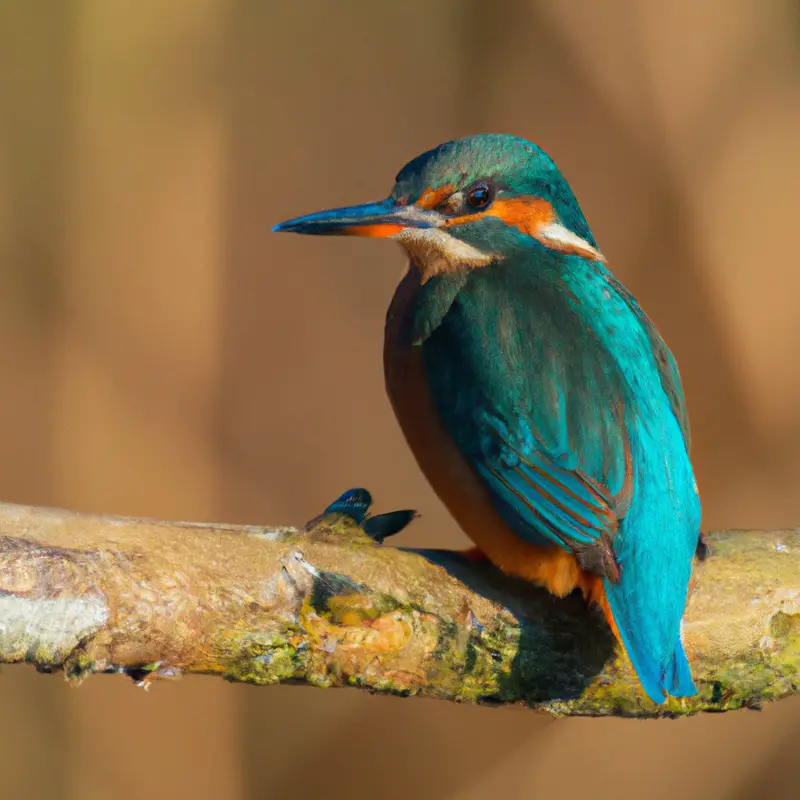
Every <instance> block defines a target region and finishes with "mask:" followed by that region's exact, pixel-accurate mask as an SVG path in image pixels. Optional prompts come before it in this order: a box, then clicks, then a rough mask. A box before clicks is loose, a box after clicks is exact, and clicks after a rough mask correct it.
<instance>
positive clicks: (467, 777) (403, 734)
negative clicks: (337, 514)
mask: <svg viewBox="0 0 800 800" xmlns="http://www.w3.org/2000/svg"><path fill="white" fill-rule="evenodd" d="M481 131H506V132H512V133H516V134H520V135H523V136H525V137H527V138H530V139H533V140H535V141H537V142H539V143H540V144H541V145H543V146H544V147H545V148H546V149H548V150H549V151H550V152H551V154H552V155H553V156H554V157H555V158H556V160H557V162H558V163H559V164H560V166H561V167H562V169H563V170H564V172H565V173H566V175H567V177H568V179H569V180H570V181H571V183H572V186H573V187H574V189H575V191H576V193H577V195H578V197H579V198H580V199H581V202H582V205H583V206H584V209H585V211H586V213H587V216H588V218H589V220H590V222H591V223H592V225H593V228H594V231H595V233H596V235H597V238H598V240H599V242H600V246H601V248H602V249H603V252H604V253H605V254H606V255H607V256H608V257H609V258H610V261H611V263H612V267H613V268H614V270H615V271H616V273H617V274H618V275H619V276H620V277H621V278H622V279H623V280H624V281H625V282H626V283H627V284H628V285H629V286H630V287H631V289H632V290H633V291H634V293H635V294H636V295H637V296H638V297H639V299H640V300H641V302H642V304H643V305H644V306H645V308H646V309H647V310H648V311H649V313H650V314H651V316H652V317H653V318H654V319H655V321H656V322H657V324H658V326H659V327H660V329H661V330H662V332H663V333H664V335H665V337H666V339H667V341H668V342H669V344H670V345H671V347H672V348H673V350H674V352H675V353H676V355H677V358H678V361H679V363H680V365H681V369H682V373H683V376H684V380H685V386H686V390H687V393H688V399H689V407H690V410H691V416H692V422H693V428H694V455H695V460H696V467H697V473H698V480H699V484H700V488H701V494H702V497H703V499H704V509H705V516H704V524H705V527H706V528H718V527H748V526H762V527H763V526H771V527H779V526H791V525H796V524H798V523H800V493H798V491H797V488H796V487H797V486H798V481H799V480H800V414H798V411H797V406H798V401H799V400H800V358H798V356H797V352H798V348H799V347H800V326H798V324H797V319H796V315H797V296H798V293H800V256H798V245H797V232H798V220H797V215H798V210H800V157H799V155H798V152H799V150H800V5H798V3H797V0H791V1H790V0H673V2H669V3H658V2H653V0H606V2H603V3H598V2H595V0H570V2H563V0H528V1H525V0H518V2H511V1H510V0H509V1H507V2H504V1H503V0H494V2H486V0H474V1H473V0H404V2H402V3H388V2H387V3H374V2H369V0H347V1H346V2H345V1H344V0H342V2H333V1H332V0H316V1H315V2H312V1H311V0H292V1H291V2H290V1H289V0H283V1H282V2H274V1H271V0H192V2H188V1H187V0H137V2H135V3H133V2H125V1H124V0H57V2H54V1H53V0H4V1H3V2H2V3H0V367H1V369H2V376H3V378H2V390H0V442H2V458H0V497H2V498H3V499H4V500H8V501H15V502H22V503H35V504H42V505H58V506H66V507H70V508H76V509H83V510H95V511H103V512H116V513H122V514H141V515H149V516H156V517H163V518H184V519H186V518H188V519H207V520H225V521H229V522H250V523H255V522H270V523H301V522H303V521H304V520H306V519H307V518H308V517H310V516H311V515H313V514H314V513H316V512H318V511H319V510H320V509H321V508H322V507H323V506H324V505H325V503H326V501H328V500H330V499H332V498H333V497H334V496H335V495H336V494H337V493H338V492H339V491H340V490H342V489H344V488H346V487H348V486H351V485H360V484H366V485H367V486H368V487H369V488H370V489H371V490H372V492H373V494H374V496H375V498H376V500H377V503H378V504H379V506H380V508H382V509H384V510H388V509H391V508H396V507H408V506H412V507H416V508H418V509H420V510H421V511H422V513H423V514H424V516H423V518H422V520H420V521H419V522H418V523H416V524H415V525H414V526H412V528H411V529H409V530H408V532H407V533H404V534H403V535H402V537H401V539H402V540H401V543H402V544H407V545H421V544H423V543H424V544H426V545H435V546H460V545H461V544H462V543H463V541H464V540H463V538H462V535H461V534H460V533H459V531H458V530H457V529H456V527H455V525H454V524H453V522H452V521H451V520H450V519H449V517H448V515H447V514H446V512H445V511H444V509H443V508H442V506H441V505H440V504H439V502H438V501H437V499H436V498H435V496H434V495H433V493H432V492H431V490H430V489H429V488H428V486H427V485H426V483H425V481H424V480H423V478H422V477H421V475H420V474H419V472H418V470H417V468H416V466H415V464H414V461H413V459H412V457H411V455H410V454H409V452H408V451H407V449H406V447H405V445H404V442H403V440H402V438H401V436H400V433H399V431H398V428H397V426H396V424H395V422H394V419H393V417H392V414H391V410H390V408H389V404H388V402H387V400H386V398H385V396H384V390H383V378H382V368H381V340H382V326H383V318H384V313H385V308H386V305H387V303H388V301H389V298H390V296H391V294H392V291H393V288H394V285H395V284H396V282H397V280H398V279H399V277H400V274H401V272H402V270H403V258H402V255H401V253H400V252H399V249H398V248H394V247H392V246H389V245H387V244H386V243H379V242H369V241H364V240H357V241H348V240H330V239H316V240H315V239H305V238H301V237H291V236H277V235H272V234H270V232H269V229H270V227H271V225H272V224H274V223H275V222H277V221H280V220H282V219H284V218H286V217H289V216H294V215H296V214H300V213H304V212H306V211H311V210H316V209H317V208H322V207H325V206H329V205H338V204H348V203H351V202H358V201H361V200H368V199H377V198H380V197H383V196H385V195H386V193H387V192H388V190H389V189H390V187H391V185H392V182H393V177H394V174H395V172H396V171H397V170H398V169H399V167H400V166H402V165H403V164H404V163H405V162H406V161H407V160H408V159H410V158H411V157H412V156H414V155H416V154H417V153H418V152H420V151H422V150H424V149H427V148H429V147H431V146H433V145H435V144H437V143H439V142H440V141H444V140H446V139H450V138H454V137H457V136H461V135H465V134H470V133H476V132H481ZM798 736H800V700H786V701H784V702H782V703H780V704H778V705H776V706H774V707H770V708H767V709H765V710H764V711H763V712H762V713H754V712H741V713H736V714H730V715H724V716H710V715H709V716H705V717H701V718H693V719H689V720H681V721H676V722H667V721H661V722H654V723H650V722H644V723H637V722H630V721H617V720H562V721H558V722H552V721H550V720H548V719H545V718H543V717H540V716H538V715H535V714H533V713H526V712H524V711H518V710H493V709H484V708H469V707H456V706H452V705H448V704H445V703H441V702H433V701H419V700H416V701H415V700H411V701H408V700H400V699H394V698H380V697H370V696H366V695H362V694H360V693H358V692H355V691H338V692H336V691H320V690H313V689H303V688H295V687H289V688H283V687H282V688H276V689H258V688H253V687H243V686H231V685H228V684H225V683H223V682H222V681H220V680H214V679H205V678H189V679H186V680H183V681H180V682H177V683H162V684H159V685H157V686H156V687H155V688H154V689H153V690H152V691H150V692H149V693H147V694H145V693H144V692H142V691H140V690H138V689H136V688H135V687H134V686H133V684H132V683H131V682H129V681H126V680H123V679H121V678H111V677H99V678H94V679H91V680H89V681H88V682H87V683H86V684H85V685H84V686H82V687H81V688H80V689H77V690H73V689H70V688H69V687H68V686H67V685H66V684H65V683H64V681H63V680H62V679H61V677H59V676H39V675H36V674H35V673H34V672H33V670H32V669H30V668H26V667H15V668H4V669H3V671H2V676H0V796H2V797H3V798H6V797H8V798H12V797H14V798H16V797H20V798H27V797H33V798H39V797H42V798H44V797H47V798H50V799H51V800H55V799H57V798H70V799H71V800H73V799H74V800H93V799H94V798H106V797H108V796H110V795H113V796H114V797H115V798H117V799H118V800H126V799H127V798H137V799H140V798H143V797H151V798H160V797H172V798H182V797H191V798H194V799H195V800H200V799H201V798H217V799H218V798H230V799H231V800H250V798H285V797H295V798H306V797H317V796H325V797H342V798H352V799H353V800H359V799H360V798H372V797H382V798H385V800H391V799H392V798H407V797H408V798H411V797H418V798H459V800H461V799H463V800H472V799H473V798H474V799H475V800H478V799H479V798H488V797H504V798H531V797H539V796H541V797H543V796H551V797H552V796H556V797H565V798H571V797H577V796H579V795H587V794H592V795H593V796H594V797H597V798H639V797H648V798H653V800H656V799H657V798H671V797H675V796H681V797H684V798H688V797H703V798H708V800H713V798H732V799H736V800H746V799H747V798H796V797H797V796H798V793H799V792H800V789H798V786H800V760H799V759H797V757H796V749H797V737H798Z"/></svg>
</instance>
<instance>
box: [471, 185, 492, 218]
mask: <svg viewBox="0 0 800 800" xmlns="http://www.w3.org/2000/svg"><path fill="white" fill-rule="evenodd" d="M491 202H492V190H491V189H490V188H489V187H488V186H486V185H485V184H483V183H481V184H478V185H477V186H474V187H473V188H472V189H470V190H469V192H468V193H467V205H469V207H470V208H474V209H475V210H476V211H483V209H484V208H487V207H488V206H489V204H490V203H491Z"/></svg>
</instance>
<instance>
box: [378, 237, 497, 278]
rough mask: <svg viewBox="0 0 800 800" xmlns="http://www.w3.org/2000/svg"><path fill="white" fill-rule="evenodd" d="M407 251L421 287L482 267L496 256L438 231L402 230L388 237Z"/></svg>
mask: <svg viewBox="0 0 800 800" xmlns="http://www.w3.org/2000/svg"><path fill="white" fill-rule="evenodd" d="M391 238H392V239H394V240H395V241H396V242H400V244H401V245H403V247H404V248H405V249H406V250H407V251H408V254H409V255H410V256H411V257H412V259H413V260H414V262H415V263H416V264H417V266H418V267H419V271H420V273H421V274H422V283H425V281H427V280H428V279H429V278H432V277H433V276H434V275H440V274H441V273H443V272H452V271H454V270H456V269H458V268H459V267H469V268H472V267H483V266H486V264H489V263H490V262H492V261H494V260H495V259H496V258H497V256H496V255H494V254H493V253H484V252H483V251H482V250H478V248H477V247H473V246H472V245H471V244H467V243H466V242H462V241H461V240H460V239H456V237H455V236H451V235H450V234H449V233H447V231H444V230H442V229H441V228H404V229H403V230H402V231H400V233H396V234H394V236H392V237H391Z"/></svg>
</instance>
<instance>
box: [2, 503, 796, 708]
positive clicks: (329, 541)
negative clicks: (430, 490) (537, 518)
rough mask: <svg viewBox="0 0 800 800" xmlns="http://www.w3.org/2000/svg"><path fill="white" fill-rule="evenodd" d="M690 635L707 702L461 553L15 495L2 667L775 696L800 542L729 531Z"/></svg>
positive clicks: (623, 704) (704, 570)
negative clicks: (637, 667)
mask: <svg viewBox="0 0 800 800" xmlns="http://www.w3.org/2000/svg"><path fill="white" fill-rule="evenodd" d="M708 540H709V542H710V544H711V548H712V555H711V557H710V558H708V559H707V560H706V561H705V562H704V563H703V564H701V565H698V567H697V569H696V583H695V586H694V589H693V591H692V594H691V597H690V601H689V605H688V609H687V614H686V619H685V627H684V639H685V644H686V649H687V653H688V656H689V659H690V662H691V665H692V670H693V673H694V676H695V679H696V682H697V685H698V688H699V690H700V694H699V696H698V697H697V698H692V699H689V700H671V701H670V702H669V703H667V704H666V705H665V706H662V707H657V706H654V705H653V704H652V703H650V702H649V701H648V700H647V699H646V698H645V697H644V696H643V695H642V692H641V690H640V688H639V686H638V683H637V681H636V679H635V677H634V676H633V674H632V673H631V670H630V668H629V666H628V664H627V663H626V662H625V660H624V659H623V658H620V657H619V656H618V654H617V653H616V650H615V645H614V640H613V637H612V636H611V634H610V632H609V631H608V629H607V627H606V625H605V623H604V622H603V620H602V618H601V617H600V616H599V614H596V613H595V612H594V611H592V610H591V609H588V608H587V607H586V605H585V604H584V602H583V601H582V599H581V598H580V597H577V596H571V597H568V598H566V599H564V600H557V599H555V598H553V597H551V596H550V595H548V594H547V593H546V592H543V591H539V590H537V589H535V588H532V587H531V586H529V585H526V584H523V583H522V582H520V581H516V580H513V579H510V578H508V577H506V576H503V575H501V574H500V573H498V572H497V571H496V570H494V569H492V568H490V567H487V566H486V565H481V564H473V563H468V562H466V561H464V560H463V559H461V558H460V557H459V556H458V555H457V554H454V553H448V552H440V551H430V552H425V553H415V552H410V551H403V550H398V549H394V548H390V547H385V546H380V545H376V544H374V543H373V542H371V541H370V540H369V539H368V538H367V537H365V536H364V535H363V534H362V532H361V531H360V529H359V528H358V527H357V526H355V524H354V523H352V522H350V521H348V520H347V519H345V518H341V517H328V518H324V519H323V520H322V521H321V522H320V523H318V524H317V525H316V526H315V527H314V528H313V529H312V530H310V531H308V532H303V531H297V530H294V529H288V528H284V529H268V528H261V527H255V526H248V527H235V526H226V525H203V524H192V523H164V522H157V521H152V520H141V519H127V518H119V517H102V516H92V515H83V514H75V513H72V512H66V511H56V510H46V509H36V508H29V507H21V506H12V505H2V504H0V661H3V662H6V663H11V662H18V661H28V662H32V663H34V664H36V665H37V666H38V667H39V668H40V669H45V670H53V669H63V670H64V672H65V674H66V675H67V677H68V678H69V679H70V680H73V681H79V680H81V679H83V678H85V677H86V676H87V675H89V674H92V673H95V672H125V673H127V674H129V675H131V676H132V677H134V678H135V679H136V680H137V681H139V682H143V683H145V684H149V682H151V681H152V680H154V679H156V678H158V677H175V676H176V675H179V674H181V673H210V674H218V675H221V676H224V677H225V678H227V679H228V680H231V681H244V682H249V683H255V684H273V683H280V682H284V681H293V682H298V681H301V682H306V683H309V684H313V685H315V686H323V687H328V686H356V687H359V688H363V689H368V690H370V691H376V692H386V693H391V694H397V695H428V696H433V697H439V698H443V699H448V700H455V701H461V702H481V703H490V704H515V703H516V704H524V705H527V706H530V707H533V708H540V709H544V710H547V711H550V712H551V713H554V714H557V715H616V716H639V717H641V716H656V715H685V714H690V713H694V712H697V711H725V710H730V709H735V708H741V707H743V706H750V707H752V706H758V705H760V704H762V703H764V702H765V701H769V700H774V699H777V698H780V697H783V696H785V695H788V694H791V693H793V692H794V691H795V689H796V681H797V673H798V666H799V665H800V601H799V600H798V598H800V534H799V533H797V532H794V531H786V532H724V533H716V534H710V535H709V536H708Z"/></svg>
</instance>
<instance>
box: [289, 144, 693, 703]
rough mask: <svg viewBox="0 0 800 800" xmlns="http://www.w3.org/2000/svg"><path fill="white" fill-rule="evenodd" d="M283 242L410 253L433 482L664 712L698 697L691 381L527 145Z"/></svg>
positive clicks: (404, 178)
mask: <svg viewBox="0 0 800 800" xmlns="http://www.w3.org/2000/svg"><path fill="white" fill-rule="evenodd" d="M278 229H280V230H295V231H298V232H302V233H342V232H348V233H361V234H364V235H381V236H391V237H393V238H395V239H397V240H398V241H400V242H401V243H402V244H403V245H404V246H405V247H406V249H407V250H408V251H409V253H410V256H411V266H410V270H409V274H408V276H407V277H406V279H404V281H403V283H402V284H401V286H400V287H399V288H398V292H397V294H396V296H395V300H394V301H393V304H392V307H391V308H390V312H389V318H388V322H387V345H386V356H385V358H386V373H387V386H388V388H389V392H390V396H391V398H392V401H393V404H394V407H395V410H396V412H397V414H398V418H399V420H400V422H401V425H402V426H403V429H404V432H405V433H406V437H407V439H408V441H409V443H410V444H411V446H412V449H413V450H414V452H415V455H416V456H417V459H418V461H419V463H420V465H421V466H422V468H423V469H424V470H425V472H426V474H427V476H428V478H429V480H430V481H431V483H432V485H433V486H434V488H435V489H436V490H437V492H438V493H439V494H440V496H441V497H442V499H443V500H444V501H445V502H446V503H447V504H448V507H449V508H450V510H451V512H452V513H453V514H454V516H455V517H456V518H457V519H458V521H459V522H460V523H461V524H462V527H464V529H465V530H466V532H467V533H468V534H469V535H470V536H471V537H472V538H473V539H474V540H475V541H476V543H477V544H478V545H479V546H480V548H481V549H482V550H483V551H484V552H485V553H486V554H487V556H488V557H489V558H491V559H492V560H493V561H495V563H497V564H498V565H499V566H501V567H502V568H503V569H505V570H506V571H508V572H511V573H516V574H520V575H522V576H524V577H528V578H529V579H531V580H536V581H537V582H540V583H543V584H545V585H547V586H548V587H549V588H550V589H551V591H555V592H556V593H558V594H563V593H564V592H566V591H569V590H571V589H572V588H574V587H578V588H582V589H583V590H584V593H585V594H587V596H589V595H591V596H592V599H595V600H598V602H601V605H603V607H604V609H605V610H606V613H607V615H608V616H609V621H610V622H611V624H612V626H613V627H614V628H615V632H616V633H617V635H618V637H619V638H620V640H621V642H622V644H623V646H624V648H625V650H626V652H627V654H628V656H629V658H630V660H631V662H632V665H633V667H634V669H635V670H636V673H637V675H638V676H639V679H640V681H641V683H642V686H643V688H644V690H645V692H646V693H647V694H648V696H649V697H650V698H651V699H652V700H653V701H655V702H663V701H664V700H665V695H666V694H669V695H672V696H687V695H692V694H694V693H695V687H694V684H693V682H692V678H691V674H690V670H689V665H688V662H687V659H686V655H685V653H684V649H683V645H682V642H681V636H680V624H681V617H682V614H683V610H684V606H685V603H686V597H687V591H688V585H689V580H690V576H691V568H692V558H693V555H694V553H695V550H696V548H697V544H698V536H699V525H700V504H699V499H698V494H697V489H696V485H695V480H694V476H693V472H692V467H691V463H690V460H689V425H688V418H687V414H686V407H685V402H684V396H683V390H682V387H681V383H680V377H679V373H678V369H677V366H676V363H675V360H674V358H673V357H672V354H671V353H670V351H669V350H668V349H667V347H666V345H665V344H664V342H663V340H662V339H661V337H660V336H659V334H658V332H657V331H656V329H655V327H654V326H653V324H652V323H651V322H650V320H649V319H648V318H647V316H646V315H645V314H644V312H643V311H642V309H641V308H640V307H639V305H638V303H637V302H636V300H635V299H634V298H633V297H632V296H631V294H630V293H629V292H628V291H627V290H626V289H625V288H624V287H623V286H622V285H621V284H620V282H619V281H618V280H617V279H616V278H614V276H613V275H612V274H611V273H610V272H609V270H608V269H607V268H606V266H605V264H604V259H603V257H602V256H601V255H600V253H599V251H598V250H597V245H596V242H595V240H594V238H593V236H592V233H591V231H590V229H589V226H588V224H587V222H586V220H585V218H584V216H583V213H582V212H581V209H580V206H579V205H578V203H577V200H576V199H575V197H574V196H573V194H572V191H571V190H570V188H569V186H568V184H567V182H566V181H565V180H564V178H563V176H562V175H561V173H560V172H559V171H558V169H557V168H556V167H555V165H554V163H553V162H552V160H551V159H550V158H549V157H548V156H547V155H546V154H545V153H544V152H543V151H542V150H541V149H539V148H538V147H536V146H535V145H533V144H531V143H529V142H526V141H524V140H522V139H517V138H515V137H510V136H502V135H483V136H477V137H471V138H468V139H462V140H458V141H456V142H449V143H447V144H445V145H441V146H440V147H438V148H436V149H435V150H432V151H430V152H428V153H425V154H423V155H422V156H420V157H418V158H417V159H415V160H414V161H412V162H411V163H410V164H409V165H408V166H406V167H405V168H404V169H403V170H402V171H401V173H400V174H399V175H398V178H397V183H396V186H395V188H394V190H393V192H392V195H391V197H390V198H389V200H387V201H383V202H382V203H377V204H370V205H368V206H363V207H351V208H347V209H341V210H336V211H332V212H322V213H320V214H315V215H310V216H308V217H303V218H300V219H299V220H292V221H290V222H288V223H284V224H283V225H282V226H279V228H278ZM437 432H438V433H437ZM456 462H458V463H456ZM495 518H498V519H499V522H498V523H497V524H495V522H494V520H495ZM558 553H561V554H562V556H564V554H570V557H571V558H573V557H574V563H575V566H573V571H572V572H570V571H569V570H568V569H567V567H565V562H564V560H563V558H562V557H561V556H558ZM534 561H536V562H537V563H536V564H534V563H533V562H534ZM567 566H569V565H567ZM565 570H566V571H565ZM595 578H596V580H597V581H602V592H601V596H597V595H596V594H595V593H594V590H593V589H592V588H591V587H592V586H593V584H592V583H591V580H593V579H595ZM602 595H604V597H605V600H603V599H602Z"/></svg>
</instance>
